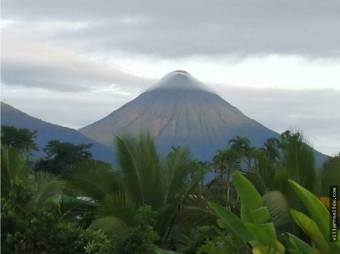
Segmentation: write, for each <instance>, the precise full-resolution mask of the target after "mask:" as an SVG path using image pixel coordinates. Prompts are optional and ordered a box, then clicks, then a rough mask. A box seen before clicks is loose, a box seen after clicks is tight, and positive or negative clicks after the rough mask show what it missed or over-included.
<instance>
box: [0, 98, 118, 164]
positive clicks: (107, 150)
mask: <svg viewBox="0 0 340 254" xmlns="http://www.w3.org/2000/svg"><path fill="white" fill-rule="evenodd" d="M1 125H9V126H14V127H16V128H26V129H29V130H36V131H38V134H37V140H36V143H37V145H38V147H39V149H40V151H39V152H35V153H34V154H33V155H34V156H35V157H41V156H42V155H43V152H42V150H41V149H42V148H43V147H44V146H45V145H46V144H47V142H48V141H50V140H53V139H57V140H60V141H62V142H70V143H73V144H93V145H92V147H91V149H90V150H91V153H92V155H93V157H94V158H95V159H97V160H101V161H105V162H109V163H113V161H114V155H113V149H112V148H111V147H108V146H105V145H103V144H100V143H98V142H96V141H94V140H91V139H90V138H88V137H86V136H84V135H83V134H81V133H80V132H79V131H77V130H74V129H71V128H67V127H63V126H60V125H56V124H51V123H48V122H45V121H42V120H40V119H38V118H35V117H33V116H30V115H28V114H26V113H24V112H22V111H20V110H18V109H16V108H14V107H12V106H10V105H8V104H6V103H4V102H1Z"/></svg>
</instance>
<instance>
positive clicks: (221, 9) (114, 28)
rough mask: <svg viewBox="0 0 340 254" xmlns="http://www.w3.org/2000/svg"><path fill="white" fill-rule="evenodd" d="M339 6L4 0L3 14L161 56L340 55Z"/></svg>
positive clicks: (103, 47)
mask: <svg viewBox="0 0 340 254" xmlns="http://www.w3.org/2000/svg"><path fill="white" fill-rule="evenodd" d="M339 12H340V2H338V1H332V0H325V1H317V0H313V1H307V0H297V1H260V0H257V1H250V0H247V1H221V0H215V1H205V0H187V1H182V0H181V1H180V0H174V1H156V0H152V1H141V0H139V1H127V0H124V1H123V0H121V1H91V0H82V1H62V0H61V1H42V0H35V1H22V0H21V1H19V0H7V1H6V0H4V1H3V16H4V18H5V19H8V20H17V21H24V22H27V23H26V25H27V26H30V29H32V27H34V26H37V24H36V23H37V22H44V23H45V24H46V26H48V24H49V22H55V21H58V20H63V22H69V23H70V24H78V25H79V27H78V28H79V29H57V30H56V31H55V32H54V33H52V34H51V33H47V32H46V33H45V34H43V33H42V34H39V33H38V34H36V35H35V36H37V38H39V37H42V38H44V39H47V38H49V39H50V40H54V41H58V42H59V43H67V45H73V46H74V47H78V49H79V47H81V48H82V49H84V50H92V51H103V52H108V51H109V50H122V51H127V52H129V53H131V52H134V53H137V54H149V55H150V54H152V55H155V56H161V57H187V56H195V55H219V56H220V55H233V56H241V57H245V56H250V55H266V54H293V55H302V56H307V57H338V56H339V54H340V47H339V45H340V33H338V31H339V30H340V16H339ZM21 29H22V30H25V29H28V28H27V27H26V28H25V26H22V27H21ZM50 29H53V26H51V27H50ZM22 30H21V31H20V29H19V30H17V31H16V32H17V33H20V32H24V31H22Z"/></svg>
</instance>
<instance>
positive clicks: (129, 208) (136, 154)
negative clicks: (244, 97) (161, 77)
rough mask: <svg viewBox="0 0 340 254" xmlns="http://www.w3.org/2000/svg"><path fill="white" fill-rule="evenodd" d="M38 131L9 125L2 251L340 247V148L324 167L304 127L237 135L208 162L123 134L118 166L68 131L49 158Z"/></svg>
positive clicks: (158, 252)
mask: <svg viewBox="0 0 340 254" xmlns="http://www.w3.org/2000/svg"><path fill="white" fill-rule="evenodd" d="M37 134H38V133H37V132H34V131H30V130H28V129H18V128H15V127H11V126H2V127H1V248H2V253H27V254H31V253H46V254H47V253H48V254H61V253H69V254H78V253H79V254H80V253H85V254H94V253H98V254H228V253H254V254H281V253H294V254H310V253H340V240H339V237H337V239H335V238H336V235H340V234H339V233H340V232H339V230H337V229H336V227H335V229H334V224H332V222H334V221H336V220H334V218H333V217H332V214H331V212H330V211H331V209H330V206H331V204H332V202H331V201H332V200H330V198H329V194H330V193H329V192H330V186H335V185H337V186H338V187H339V186H340V154H338V155H336V156H332V157H328V158H327V160H326V161H325V162H323V164H322V165H320V166H319V165H317V164H316V162H315V158H314V150H313V149H312V148H311V147H310V146H309V145H308V144H307V142H306V140H305V138H304V137H303V135H302V134H301V133H300V132H295V131H286V132H284V133H282V134H281V135H280V136H279V137H277V138H270V139H268V140H267V141H266V142H265V143H264V144H263V146H262V147H254V146H252V144H251V142H250V141H249V140H248V139H247V138H245V137H240V136H237V137H235V138H233V139H231V140H230V141H228V140H226V144H227V145H226V147H225V148H224V149H221V150H218V151H217V152H216V154H215V156H214V157H213V159H212V160H211V161H208V162H202V161H197V160H195V159H194V158H192V157H191V156H190V151H188V150H187V149H185V148H181V147H173V148H172V150H171V152H169V153H168V154H167V155H161V154H159V153H158V151H157V148H156V146H155V144H154V141H153V139H152V137H150V136H149V135H141V136H139V137H130V136H123V137H116V138H115V140H112V142H113V143H114V150H113V151H112V153H114V151H115V156H116V163H115V164H114V165H110V164H107V163H104V162H101V161H97V160H95V159H93V158H92V155H91V153H90V152H89V148H90V147H91V144H71V143H65V142H61V141H58V140H52V141H50V142H49V143H48V144H47V145H46V146H45V148H44V149H43V152H44V156H43V157H42V158H38V159H37V158H36V157H34V156H32V154H34V153H36V152H37V150H38V148H37V145H36V137H37ZM338 204H339V201H338ZM338 207H340V206H339V205H338ZM339 214H340V208H338V210H337V214H335V217H337V218H339V217H340V216H339ZM332 219H333V220H332ZM335 219H336V218H335ZM338 221H339V220H338ZM338 228H339V227H338ZM332 229H333V230H332ZM336 230H337V231H336Z"/></svg>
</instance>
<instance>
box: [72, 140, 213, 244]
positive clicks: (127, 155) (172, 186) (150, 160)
mask: <svg viewBox="0 0 340 254" xmlns="http://www.w3.org/2000/svg"><path fill="white" fill-rule="evenodd" d="M116 151H117V169H116V170H109V169H107V168H106V169H105V168H101V169H99V170H98V168H96V166H95V165H92V166H91V165H88V166H87V167H84V166H83V167H82V168H80V169H81V170H77V171H76V173H74V174H73V175H72V176H71V177H70V178H69V186H71V187H72V188H70V190H71V191H72V192H74V193H77V195H82V196H83V197H86V198H87V199H88V200H89V205H91V204H92V205H93V204H94V205H95V210H96V216H97V220H95V221H94V222H93V224H95V225H100V226H103V225H104V226H105V227H106V229H107V227H108V225H110V226H109V227H111V229H110V231H113V228H114V227H117V226H119V227H120V226H122V225H125V226H129V225H133V224H134V223H136V221H135V216H136V214H137V212H138V209H139V208H141V207H151V209H152V210H153V211H156V212H157V213H158V220H157V223H156V227H157V228H156V229H157V231H158V233H159V236H160V242H161V244H166V243H167V242H168V240H169V239H171V238H174V237H176V236H175V234H180V233H179V232H181V234H182V233H183V231H185V230H184V228H185V227H178V224H179V223H183V219H182V218H183V217H189V218H190V217H191V219H192V218H197V216H199V217H198V218H199V220H198V221H202V219H204V218H205V217H207V216H208V215H207V213H206V212H205V211H206V210H205V208H206V203H205V204H204V205H201V206H197V204H198V203H202V198H200V197H198V196H197V195H195V188H196V187H197V186H198V184H199V183H200V181H201V179H202V177H203V172H202V171H201V170H200V168H199V166H198V164H196V163H194V162H193V161H192V160H191V159H190V157H189V155H188V152H187V151H186V150H183V149H173V151H172V152H170V153H169V155H168V156H166V157H165V158H162V157H160V156H159V154H158V153H157V151H156V148H155V145H154V142H153V140H152V138H150V136H148V135H145V136H140V137H139V138H132V137H117V138H116ZM83 200H84V198H83ZM209 216H210V215H209ZM187 221H189V220H187ZM191 221H193V220H191Z"/></svg>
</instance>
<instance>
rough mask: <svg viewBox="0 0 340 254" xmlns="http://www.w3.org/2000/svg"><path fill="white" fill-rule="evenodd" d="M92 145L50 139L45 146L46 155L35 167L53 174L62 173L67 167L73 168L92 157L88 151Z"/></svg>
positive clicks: (68, 168)
mask: <svg viewBox="0 0 340 254" xmlns="http://www.w3.org/2000/svg"><path fill="white" fill-rule="evenodd" d="M91 146H92V145H91V144H80V145H74V144H72V143H67V142H60V141H58V140H52V141H49V142H48V144H47V145H46V147H45V148H44V152H45V153H46V157H45V158H44V159H40V160H39V161H38V163H37V164H36V166H35V169H36V170H38V171H39V170H40V171H46V172H50V173H53V174H60V173H62V172H64V171H65V170H66V169H67V170H72V169H73V167H74V165H76V164H78V163H81V162H83V161H86V160H90V159H91V158H92V155H91V153H90V152H89V151H88V149H89V148H90V147H91Z"/></svg>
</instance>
